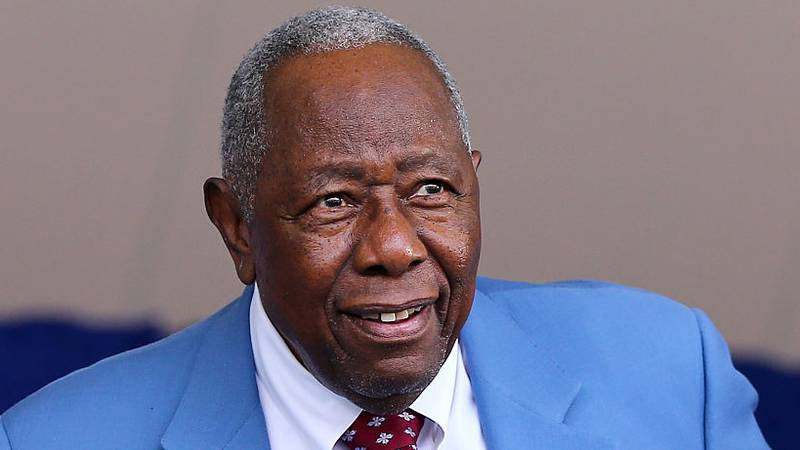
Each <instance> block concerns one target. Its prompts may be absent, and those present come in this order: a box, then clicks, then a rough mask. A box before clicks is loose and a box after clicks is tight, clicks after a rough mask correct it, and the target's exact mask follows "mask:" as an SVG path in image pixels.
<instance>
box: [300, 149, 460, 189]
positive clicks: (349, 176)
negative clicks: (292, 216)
mask: <svg viewBox="0 0 800 450" xmlns="http://www.w3.org/2000/svg"><path fill="white" fill-rule="evenodd" d="M424 168H432V169H434V170H435V171H437V172H441V173H443V174H446V175H449V176H456V175H457V170H456V169H455V164H453V162H452V161H449V160H446V159H444V158H442V157H441V156H440V155H437V154H435V153H433V152H427V153H423V154H419V155H411V156H409V157H407V158H404V159H402V160H400V161H398V162H397V170H398V171H399V172H401V173H408V172H413V171H415V170H420V169H424ZM366 177H367V171H366V169H365V168H364V167H363V166H362V165H361V164H360V163H358V162H355V161H346V160H341V161H334V162H330V163H327V164H325V165H323V166H321V167H318V168H317V169H316V173H314V174H313V175H311V177H310V179H309V181H308V182H309V185H310V186H311V188H312V189H313V190H319V189H321V188H322V187H323V186H325V185H326V184H328V183H330V182H331V181H333V180H355V181H359V180H363V179H365V178H366Z"/></svg>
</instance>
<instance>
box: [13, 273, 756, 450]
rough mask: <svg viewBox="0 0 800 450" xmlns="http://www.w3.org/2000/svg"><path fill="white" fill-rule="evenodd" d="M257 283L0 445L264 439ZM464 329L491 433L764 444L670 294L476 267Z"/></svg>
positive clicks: (696, 323) (721, 352)
mask: <svg viewBox="0 0 800 450" xmlns="http://www.w3.org/2000/svg"><path fill="white" fill-rule="evenodd" d="M251 294H252V288H251V287H248V288H247V289H245V292H244V294H243V295H242V296H241V297H240V298H239V299H238V300H236V301H234V302H232V303H231V304H229V305H228V306H227V307H225V308H224V309H222V310H221V311H219V312H218V313H216V314H215V315H213V316H211V317H210V318H208V319H206V320H204V321H203V322H200V323H198V324H196V325H194V326H192V327H190V328H187V329H186V330H183V331H181V332H179V333H177V334H175V335H173V336H170V337H168V338H166V339H164V340H162V341H159V342H157V343H154V344H152V345H149V346H146V347H142V348H140V349H136V350H133V351H130V352H127V353H123V354H121V355H117V356H115V357H112V358H109V359H106V360H104V361H101V362H99V363H97V364H95V365H93V366H91V367H89V368H86V369H83V370H80V371H78V372H75V373H73V374H71V375H69V376H67V377H65V378H62V379H61V380H59V381H56V382H54V383H52V384H50V385H49V386H47V387H45V388H43V389H42V390H40V391H39V392H37V393H35V394H33V395H32V396H30V397H29V398H27V399H25V400H23V401H22V402H20V403H19V404H17V405H16V406H14V407H13V408H11V409H10V410H9V411H7V412H6V413H5V414H4V415H3V416H2V417H0V450H6V449H11V448H13V449H31V450H46V449H158V448H162V447H163V448H165V449H169V450H181V449H185V450H188V449H192V450H197V449H254V448H268V444H267V440H268V439H267V430H266V426H265V424H264V418H263V414H262V409H261V405H260V403H259V398H258V391H257V388H256V383H255V368H254V365H253V356H252V351H251V346H250V332H249V330H250V328H249V326H248V320H249V319H248V317H249V316H248V314H249V302H250V298H251ZM460 342H461V345H462V348H463V350H464V355H465V360H466V364H467V371H468V373H469V376H470V379H471V382H472V388H473V392H474V395H475V401H476V403H477V406H478V412H479V415H480V420H481V427H482V429H483V434H484V436H485V438H486V443H487V445H488V447H489V449H511V450H517V449H548V450H573V449H574V450H577V449H581V450H585V449H598V450H599V449H670V450H676V449H679V450H692V449H697V450H701V449H720V450H722V449H724V450H731V449H763V448H767V445H766V443H765V442H764V440H763V438H762V436H761V433H760V431H759V429H758V426H757V425H756V422H755V420H754V418H753V410H754V409H755V406H756V393H755V391H754V390H753V388H752V387H751V386H750V384H749V383H748V382H747V380H746V379H745V378H744V377H743V376H742V375H741V374H739V373H738V372H736V370H734V368H733V366H732V365H731V361H730V356H729V354H728V349H727V347H726V345H725V342H724V341H723V340H722V338H721V337H720V335H719V334H718V333H717V331H716V330H715V329H714V326H713V325H712V324H711V322H710V321H709V320H708V318H707V317H706V316H705V315H704V314H703V313H702V312H700V311H697V310H691V309H689V308H686V307H684V306H682V305H680V304H678V303H675V302H672V301H670V300H668V299H665V298H664V297H661V296H658V295H655V294H652V293H648V292H644V291H641V290H637V289H631V288H625V287H621V286H616V285H611V284H605V283H597V282H562V283H554V284H545V285H530V284H524V283H513V282H505V281H497V280H490V279H486V278H482V279H480V280H479V282H478V291H477V292H476V295H475V303H474V306H473V310H472V313H471V315H470V318H469V320H468V321H467V324H466V325H465V327H464V329H463V331H462V333H461V337H460Z"/></svg>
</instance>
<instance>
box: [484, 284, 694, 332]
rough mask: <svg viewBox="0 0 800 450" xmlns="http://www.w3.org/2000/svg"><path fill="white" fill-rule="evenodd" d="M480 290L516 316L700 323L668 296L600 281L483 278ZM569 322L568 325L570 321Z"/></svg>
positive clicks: (688, 309)
mask: <svg viewBox="0 0 800 450" xmlns="http://www.w3.org/2000/svg"><path fill="white" fill-rule="evenodd" d="M477 289H478V291H480V292H482V293H483V294H484V295H486V296H487V297H489V298H491V299H492V300H493V301H494V302H495V303H496V304H497V306H499V307H501V308H505V309H509V310H510V312H512V313H523V312H525V310H526V309H531V308H532V309H535V310H537V311H538V312H548V313H551V314H558V315H568V316H569V317H570V318H572V319H575V318H578V317H581V316H584V315H585V316H590V317H593V318H598V317H596V316H595V315H596V314H602V317H603V318H604V319H605V320H613V319H614V318H615V317H618V319H619V320H625V319H630V318H632V317H631V316H636V318H637V319H639V320H644V321H649V320H656V321H658V322H664V321H667V322H669V321H670V320H671V319H675V320H678V321H684V320H687V319H689V320H690V321H691V322H692V323H695V322H696V319H695V315H694V313H693V312H692V310H691V308H689V307H687V306H685V305H683V304H682V303H679V302H677V301H675V300H672V299H670V298H668V297H666V296H664V295H661V294H658V293H655V292H651V291H647V290H644V289H640V288H636V287H630V286H625V285H621V284H616V283H610V282H606V281H597V280H566V281H556V282H550V283H541V284H535V283H526V282H520V281H505V280H497V279H492V278H485V277H480V278H479V280H478V286H477ZM567 323H568V322H567Z"/></svg>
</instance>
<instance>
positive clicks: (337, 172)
mask: <svg viewBox="0 0 800 450" xmlns="http://www.w3.org/2000/svg"><path fill="white" fill-rule="evenodd" d="M366 175H367V173H366V171H365V170H364V168H363V167H362V166H361V165H360V164H358V163H355V162H350V161H337V162H332V163H329V164H326V165H324V166H323V167H320V168H319V169H317V172H316V173H315V174H313V175H312V176H311V179H310V180H309V183H310V184H311V187H312V189H314V190H317V189H320V188H321V187H322V186H324V185H325V184H327V183H329V182H330V181H331V180H337V179H339V180H341V179H345V180H363V179H364V178H366Z"/></svg>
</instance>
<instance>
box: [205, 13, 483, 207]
mask: <svg viewBox="0 0 800 450" xmlns="http://www.w3.org/2000/svg"><path fill="white" fill-rule="evenodd" d="M378 43H382V44H397V45H403V46H407V47H410V48H413V49H415V50H418V51H419V52H421V53H422V54H423V55H425V56H426V57H427V58H428V59H429V60H430V61H431V62H432V63H433V65H434V66H435V67H436V70H437V71H438V73H439V75H440V76H441V78H442V82H443V83H444V86H445V87H446V88H447V90H448V92H449V94H450V101H451V102H452V104H453V109H454V112H455V114H456V117H457V121H458V129H459V133H460V135H461V140H462V142H463V143H464V146H465V148H466V149H467V151H469V152H472V149H471V145H470V139H469V128H468V125H467V114H466V112H465V111H464V104H463V101H462V100H461V95H460V94H459V93H458V88H457V87H456V83H455V80H453V77H452V76H451V75H450V73H449V72H448V71H447V67H445V64H444V62H442V60H441V59H440V58H439V56H438V55H436V53H434V52H433V50H431V48H430V47H429V46H428V44H426V43H425V41H423V40H422V39H421V38H420V37H419V36H417V35H416V34H415V33H414V32H412V31H411V30H409V29H408V28H406V27H405V26H404V25H402V24H400V23H398V22H396V21H395V20H393V19H390V18H389V17H386V16H385V15H383V14H382V13H380V12H378V11H374V10H371V9H367V8H361V7H343V6H330V7H325V8H320V9H316V10H313V11H309V12H307V13H305V14H303V15H300V16H297V17H294V18H292V19H289V20H288V21H286V22H284V23H283V24H282V25H280V26H279V27H277V28H275V29H274V30H272V31H270V32H269V33H267V34H266V35H265V36H264V37H263V38H262V39H261V40H260V41H259V42H258V43H256V45H255V46H254V47H253V48H252V49H251V50H250V51H249V52H248V53H247V55H245V57H244V59H243V60H242V62H241V63H240V64H239V67H238V69H236V72H235V73H234V74H233V77H232V78H231V83H230V86H229V87H228V94H227V97H226V98H225V109H224V112H223V116H222V145H221V150H220V154H221V158H222V176H223V177H224V178H225V179H226V180H228V182H229V183H230V184H231V189H232V190H233V193H234V195H235V196H236V198H237V199H238V200H239V205H240V208H241V212H242V216H243V217H244V219H245V220H247V221H248V222H249V221H251V220H252V218H253V205H254V200H255V190H256V180H257V178H258V174H259V172H260V169H261V161H262V159H263V157H264V154H265V153H266V152H267V150H268V145H269V144H268V139H267V136H268V130H269V124H267V123H266V119H265V116H264V110H263V109H264V103H263V98H264V97H263V95H264V92H263V91H264V82H263V79H264V76H265V74H266V72H267V71H268V70H269V69H270V68H272V67H275V66H277V65H279V64H280V63H281V62H282V61H284V60H286V59H288V58H289V57H291V56H294V55H299V54H314V53H324V52H329V51H335V50H345V49H353V48H360V47H364V46H366V45H369V44H378Z"/></svg>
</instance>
